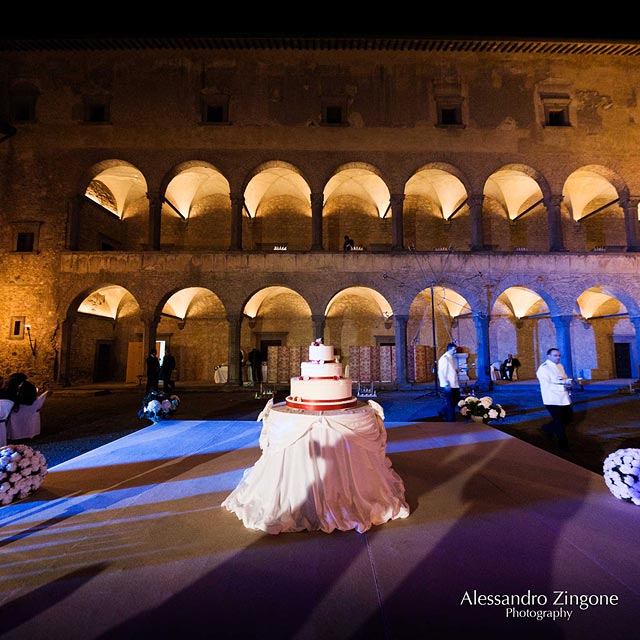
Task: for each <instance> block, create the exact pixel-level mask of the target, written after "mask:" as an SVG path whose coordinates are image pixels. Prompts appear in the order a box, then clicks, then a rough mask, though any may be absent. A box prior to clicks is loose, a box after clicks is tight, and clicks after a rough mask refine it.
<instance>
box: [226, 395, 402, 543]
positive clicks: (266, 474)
mask: <svg viewBox="0 0 640 640" xmlns="http://www.w3.org/2000/svg"><path fill="white" fill-rule="evenodd" d="M258 420H262V422H263V427H262V431H261V433H260V448H261V450H262V455H261V457H260V459H259V460H258V461H257V462H256V463H255V465H254V466H253V467H251V468H250V469H247V470H246V471H245V473H244V476H243V478H242V480H241V481H240V484H239V485H238V486H237V487H236V489H234V491H233V492H232V493H231V494H230V495H229V496H228V497H227V498H226V500H225V501H224V502H223V503H222V506H224V507H226V508H227V509H228V510H229V511H232V512H234V513H235V514H236V515H237V516H238V518H239V519H240V520H242V522H243V524H244V525H245V527H247V528H249V529H257V530H261V531H266V532H267V533H271V534H277V533H284V532H290V531H302V530H305V529H307V530H309V531H314V530H321V531H324V532H326V533H331V532H332V531H334V530H335V529H338V530H340V531H348V530H350V529H355V530H357V531H358V532H359V533H362V532H364V531H367V530H368V529H370V528H371V527H372V526H373V525H379V524H383V523H385V522H387V521H389V520H393V519H396V518H406V517H407V516H408V515H409V506H408V504H407V502H406V501H405V497H404V483H403V482H402V479H401V478H400V476H399V475H398V474H397V473H396V472H395V471H394V470H393V469H392V468H391V461H390V460H389V459H388V458H387V457H386V442H387V432H386V429H385V427H384V415H383V412H382V408H381V407H380V405H378V404H377V403H375V402H373V401H370V402H369V403H366V404H365V403H362V402H359V403H358V405H357V406H356V407H354V408H352V409H342V410H337V411H305V410H302V409H292V408H291V407H288V406H286V404H285V403H279V404H273V400H270V401H269V402H268V403H267V406H266V407H265V408H264V410H263V411H262V413H261V414H260V416H259V417H258Z"/></svg>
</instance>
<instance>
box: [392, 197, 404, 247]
mask: <svg viewBox="0 0 640 640" xmlns="http://www.w3.org/2000/svg"><path fill="white" fill-rule="evenodd" d="M391 251H404V193H392V194H391Z"/></svg>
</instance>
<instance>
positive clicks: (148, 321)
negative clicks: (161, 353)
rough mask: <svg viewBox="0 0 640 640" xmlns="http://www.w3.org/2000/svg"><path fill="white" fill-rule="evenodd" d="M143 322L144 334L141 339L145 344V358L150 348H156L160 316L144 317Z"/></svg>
mask: <svg viewBox="0 0 640 640" xmlns="http://www.w3.org/2000/svg"><path fill="white" fill-rule="evenodd" d="M142 322H143V324H144V336H143V338H142V341H143V343H144V344H146V345H147V348H146V351H145V353H144V355H143V357H144V358H146V357H147V356H148V355H149V353H150V352H151V350H152V349H155V348H156V339H157V336H158V325H159V324H160V318H159V317H157V316H152V317H145V318H143V320H142Z"/></svg>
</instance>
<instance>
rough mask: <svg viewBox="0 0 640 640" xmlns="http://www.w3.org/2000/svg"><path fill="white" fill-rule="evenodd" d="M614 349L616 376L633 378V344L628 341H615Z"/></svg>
mask: <svg viewBox="0 0 640 640" xmlns="http://www.w3.org/2000/svg"><path fill="white" fill-rule="evenodd" d="M613 349H614V353H615V358H616V378H632V377H633V376H632V375H631V345H630V344H629V343H628V342H615V343H614V344H613Z"/></svg>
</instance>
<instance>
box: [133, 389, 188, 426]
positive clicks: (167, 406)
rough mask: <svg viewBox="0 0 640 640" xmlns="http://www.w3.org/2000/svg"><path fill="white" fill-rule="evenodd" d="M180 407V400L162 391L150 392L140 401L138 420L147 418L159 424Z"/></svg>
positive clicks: (174, 395)
mask: <svg viewBox="0 0 640 640" xmlns="http://www.w3.org/2000/svg"><path fill="white" fill-rule="evenodd" d="M179 406H180V398H179V397H178V396H177V395H176V394H175V393H174V394H171V395H169V394H167V393H165V392H164V391H151V392H150V393H148V394H147V395H146V396H145V397H144V398H143V399H142V407H140V409H139V410H138V418H147V419H148V420H152V421H153V422H160V421H161V420H164V419H165V418H168V417H169V416H170V415H171V414H172V413H173V412H174V411H176V410H177V409H178V407H179Z"/></svg>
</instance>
